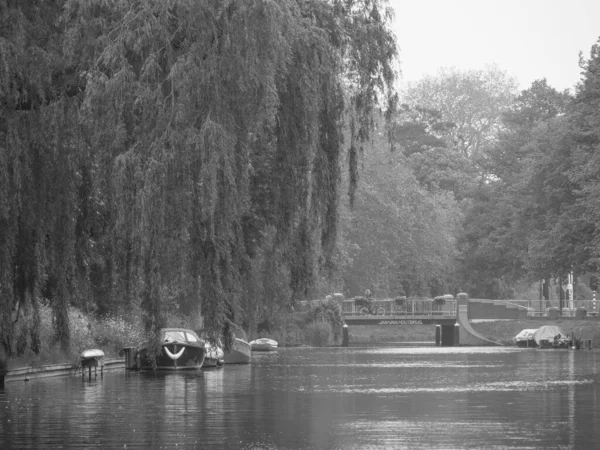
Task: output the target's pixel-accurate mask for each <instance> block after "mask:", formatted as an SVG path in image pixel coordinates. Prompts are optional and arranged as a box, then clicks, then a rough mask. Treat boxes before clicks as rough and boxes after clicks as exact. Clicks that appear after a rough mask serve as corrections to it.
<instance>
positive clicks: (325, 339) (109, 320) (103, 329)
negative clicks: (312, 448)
mask: <svg viewBox="0 0 600 450" xmlns="http://www.w3.org/2000/svg"><path fill="white" fill-rule="evenodd" d="M40 319H41V320H40V337H41V343H42V349H41V351H40V352H39V353H38V354H35V353H33V352H32V351H26V352H25V353H24V354H23V355H20V356H18V357H10V358H8V359H6V360H5V362H4V365H5V367H6V369H7V370H11V369H17V368H23V367H28V366H30V367H32V368H37V367H40V366H42V365H47V364H60V363H71V364H72V365H73V366H76V365H77V364H78V362H79V354H80V353H81V352H82V351H83V350H86V349H91V348H100V349H102V350H103V351H104V352H105V354H106V356H107V357H108V358H115V357H118V356H120V355H121V354H122V353H121V350H122V349H123V348H126V347H131V346H135V345H138V344H140V343H141V342H143V341H144V340H145V334H144V331H143V327H142V324H141V323H137V324H136V323H135V322H132V321H128V320H126V319H125V318H123V317H118V316H110V315H106V316H101V317H95V316H94V315H93V314H89V315H88V314H85V313H84V312H82V311H80V310H78V309H77V308H70V309H69V321H70V323H71V334H72V338H73V339H72V343H73V345H72V349H71V352H70V353H68V354H67V353H65V352H63V351H62V350H60V345H59V343H58V342H57V341H56V339H54V338H53V328H52V311H51V309H50V307H49V306H48V305H41V307H40ZM183 319H184V318H181V317H172V318H171V319H170V321H171V322H172V323H175V322H178V323H183V322H184V320H183ZM138 322H141V321H138ZM342 323H343V319H342V316H341V311H340V309H339V306H337V304H335V303H333V302H323V303H321V304H319V305H317V306H315V307H313V308H311V309H310V310H309V311H305V312H295V313H292V314H289V315H286V316H284V317H282V318H281V321H280V322H279V323H274V324H271V327H269V330H264V331H263V332H261V333H257V334H256V336H252V337H250V338H249V339H248V340H252V339H255V338H258V337H268V338H271V339H275V340H276V341H278V342H279V343H280V346H282V347H296V346H313V347H325V346H338V345H341V324H342ZM549 324H555V325H558V326H560V327H561V328H562V329H563V330H564V331H565V333H566V334H568V335H570V336H572V335H573V333H575V335H576V336H577V337H578V338H582V339H591V341H592V347H593V348H600V321H599V320H597V319H583V320H576V319H565V318H561V319H558V320H549V319H546V318H528V319H521V320H497V321H485V322H474V323H472V326H473V328H474V329H475V330H476V331H478V332H479V333H481V334H482V335H483V336H484V337H486V338H487V339H490V340H494V341H497V342H501V343H502V344H504V345H506V346H512V345H514V344H513V342H512V338H513V337H514V336H516V335H517V334H518V333H519V332H520V331H521V330H522V329H525V328H539V327H541V326H542V325H549ZM434 330H435V328H434V326H423V325H407V326H403V327H401V328H399V327H391V326H390V327H372V326H366V325H359V326H353V327H351V330H350V345H356V344H359V345H360V344H381V343H386V342H388V343H390V342H405V343H409V342H415V343H417V342H420V343H427V342H434V340H435V331H434Z"/></svg>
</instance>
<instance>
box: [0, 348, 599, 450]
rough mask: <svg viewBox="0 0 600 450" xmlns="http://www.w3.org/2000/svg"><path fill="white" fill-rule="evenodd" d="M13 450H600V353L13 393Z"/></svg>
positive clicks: (0, 419) (356, 355)
mask: <svg viewBox="0 0 600 450" xmlns="http://www.w3.org/2000/svg"><path fill="white" fill-rule="evenodd" d="M0 448H2V449H5V450H6V449H28V448H40V449H41V448H43V449H46V448H78V449H79V448H169V449H185V448H210V449H220V448H223V449H369V448H382V449H383V448H389V449H402V448H407V449H416V448H426V449H433V448H440V449H442V448H453V449H456V448H522V449H532V448H543V449H549V448H561V449H586V448H589V449H597V448H600V352H598V351H596V350H592V351H590V350H579V351H573V350H532V349H516V348H506V347H504V348H483V347H481V348H467V347H458V348H452V347H449V348H438V347H401V346H387V347H350V348H318V349H317V348H281V349H279V350H278V351H277V352H276V353H254V354H253V362H252V364H250V365H240V366H226V367H225V368H223V369H220V370H207V371H204V372H203V373H201V374H200V375H198V376H195V375H180V374H168V375H161V376H158V377H155V376H153V375H151V374H144V373H131V372H127V373H126V372H125V371H122V372H121V371H112V372H108V373H106V374H104V376H103V377H100V375H98V377H97V378H93V376H92V379H91V380H89V379H88V378H87V376H86V378H85V379H82V378H81V376H75V377H70V378H61V379H46V380H34V381H31V382H10V383H7V384H6V386H5V387H4V389H1V388H0Z"/></svg>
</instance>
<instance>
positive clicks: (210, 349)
mask: <svg viewBox="0 0 600 450" xmlns="http://www.w3.org/2000/svg"><path fill="white" fill-rule="evenodd" d="M204 348H205V349H206V357H205V358H204V364H202V368H203V369H208V368H211V367H216V368H220V367H223V364H224V363H225V362H224V357H225V352H223V348H222V347H221V343H220V342H218V343H217V344H216V345H215V344H211V343H210V342H209V341H205V342H204Z"/></svg>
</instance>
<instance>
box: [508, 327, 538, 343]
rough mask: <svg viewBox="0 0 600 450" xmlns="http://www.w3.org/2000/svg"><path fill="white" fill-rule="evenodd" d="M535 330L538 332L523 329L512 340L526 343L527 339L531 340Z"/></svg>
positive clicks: (533, 329)
mask: <svg viewBox="0 0 600 450" xmlns="http://www.w3.org/2000/svg"><path fill="white" fill-rule="evenodd" d="M537 330H538V329H537V328H525V329H524V330H521V331H520V332H519V334H517V335H516V336H515V337H514V338H513V341H515V342H520V341H528V340H529V339H533V335H534V334H535V332H536V331H537Z"/></svg>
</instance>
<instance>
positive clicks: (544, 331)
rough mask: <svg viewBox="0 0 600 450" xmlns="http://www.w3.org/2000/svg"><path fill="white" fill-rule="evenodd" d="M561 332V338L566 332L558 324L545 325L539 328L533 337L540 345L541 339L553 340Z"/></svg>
mask: <svg viewBox="0 0 600 450" xmlns="http://www.w3.org/2000/svg"><path fill="white" fill-rule="evenodd" d="M559 334H560V337H561V338H564V337H565V336H566V335H565V332H564V331H563V330H562V328H561V327H559V326H558V325H544V326H543V327H541V328H538V330H537V331H536V332H535V333H533V339H534V340H535V343H536V344H537V345H540V341H543V340H545V341H550V342H552V341H553V340H554V337H555V336H557V335H559Z"/></svg>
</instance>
